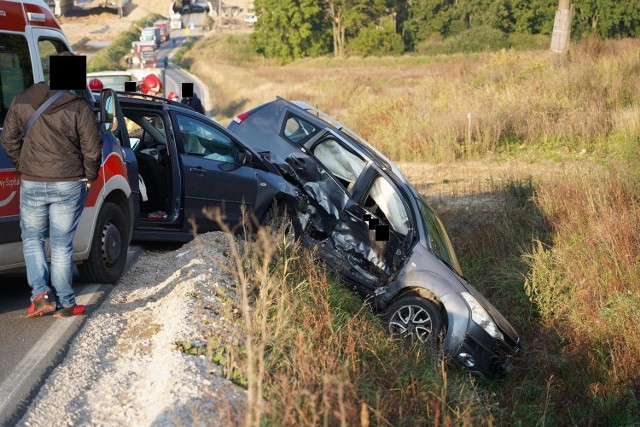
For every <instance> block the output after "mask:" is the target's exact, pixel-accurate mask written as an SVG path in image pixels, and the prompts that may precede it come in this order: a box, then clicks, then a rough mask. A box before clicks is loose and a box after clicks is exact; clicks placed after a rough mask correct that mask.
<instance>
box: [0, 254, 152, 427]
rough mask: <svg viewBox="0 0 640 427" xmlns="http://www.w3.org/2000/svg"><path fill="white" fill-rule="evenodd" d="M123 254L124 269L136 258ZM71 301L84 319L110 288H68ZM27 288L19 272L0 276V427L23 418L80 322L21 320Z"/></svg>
mask: <svg viewBox="0 0 640 427" xmlns="http://www.w3.org/2000/svg"><path fill="white" fill-rule="evenodd" d="M142 250H143V249H142V248H141V247H139V246H132V247H130V248H129V254H128V258H127V266H126V268H127V269H128V268H129V267H130V266H131V265H132V264H133V263H134V262H135V261H136V259H137V258H138V255H139V254H140V253H141V252H142ZM73 287H74V290H75V292H76V300H77V301H78V303H79V304H83V305H86V306H87V316H91V313H92V312H93V311H94V310H95V309H96V308H97V307H98V306H99V305H100V304H101V303H102V301H103V300H104V298H105V297H106V296H107V295H108V293H109V292H110V291H111V289H112V286H111V285H101V284H95V283H82V282H80V281H79V280H78V279H76V280H74V284H73ZM30 294H31V288H30V287H29V285H28V284H27V281H26V274H25V272H24V271H21V272H16V273H4V274H0V349H1V350H0V426H5V425H13V424H15V422H17V421H18V420H19V418H20V417H21V416H22V415H23V413H24V411H25V408H26V407H27V405H28V402H29V401H30V399H31V398H32V397H33V396H34V395H35V393H36V392H37V391H38V389H39V388H40V386H41V385H42V384H43V383H44V381H46V378H47V376H48V375H49V373H50V372H51V371H52V370H53V368H54V367H55V366H56V365H57V363H58V362H59V361H60V360H62V359H63V358H64V356H65V354H66V352H67V349H68V342H69V340H70V339H71V338H72V337H73V336H74V335H75V333H76V332H77V331H78V330H79V329H80V327H81V326H82V324H83V323H84V320H85V319H86V316H77V317H71V318H67V319H56V318H54V317H53V316H52V315H50V314H48V315H45V316H42V317H39V318H35V319H26V318H25V310H26V309H27V306H28V305H29V296H30Z"/></svg>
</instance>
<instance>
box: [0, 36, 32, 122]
mask: <svg viewBox="0 0 640 427" xmlns="http://www.w3.org/2000/svg"><path fill="white" fill-rule="evenodd" d="M32 84H33V68H32V67H31V57H30V55H29V43H27V39H26V38H25V37H24V36H22V35H17V34H4V33H0V127H3V126H4V118H5V116H6V115H7V111H8V110H9V106H10V105H11V102H13V98H15V96H16V95H17V94H19V93H20V92H22V91H23V90H25V89H26V88H28V87H29V86H31V85H32Z"/></svg>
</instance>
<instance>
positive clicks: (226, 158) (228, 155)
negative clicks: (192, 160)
mask: <svg viewBox="0 0 640 427" xmlns="http://www.w3.org/2000/svg"><path fill="white" fill-rule="evenodd" d="M176 118H177V121H178V127H179V128H180V133H181V135H182V143H183V145H184V153H185V154H187V155H189V156H196V157H204V158H205V159H211V160H217V161H219V162H226V163H235V155H234V149H233V141H232V140H231V138H229V137H228V136H227V135H225V134H224V133H222V132H221V131H220V130H218V129H216V128H215V127H213V126H211V125H208V124H206V123H204V122H201V121H200V120H197V119H193V118H191V117H188V116H183V115H181V114H176Z"/></svg>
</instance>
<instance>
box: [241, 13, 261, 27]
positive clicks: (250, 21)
mask: <svg viewBox="0 0 640 427" xmlns="http://www.w3.org/2000/svg"><path fill="white" fill-rule="evenodd" d="M256 22H258V17H257V16H256V14H255V13H247V14H246V15H245V17H244V23H245V24H247V25H248V26H249V27H251V26H253V25H255V23H256Z"/></svg>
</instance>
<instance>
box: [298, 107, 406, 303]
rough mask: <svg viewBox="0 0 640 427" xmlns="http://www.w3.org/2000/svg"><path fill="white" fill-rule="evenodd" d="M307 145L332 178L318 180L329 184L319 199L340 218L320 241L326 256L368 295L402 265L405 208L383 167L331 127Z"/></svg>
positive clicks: (320, 183) (404, 238) (311, 153)
mask: <svg viewBox="0 0 640 427" xmlns="http://www.w3.org/2000/svg"><path fill="white" fill-rule="evenodd" d="M295 119H296V118H295V116H291V117H289V119H288V120H295ZM287 127H288V124H287V125H285V128H287ZM304 149H305V150H306V152H307V153H309V154H310V155H311V156H313V158H314V159H315V160H316V161H317V162H318V164H319V165H320V166H321V167H322V169H324V171H326V172H325V173H328V175H329V177H330V178H331V179H330V180H326V179H325V180H324V181H322V182H318V181H316V183H318V184H319V186H320V187H322V186H323V185H324V187H325V191H324V193H325V194H326V196H325V197H324V198H323V199H320V200H321V201H322V202H325V206H324V209H326V210H327V211H329V212H334V215H335V217H336V222H335V226H334V227H333V228H332V229H331V230H330V234H329V235H328V236H327V238H326V239H324V240H323V241H322V242H321V243H320V249H321V250H322V251H323V252H324V255H325V256H324V257H323V258H324V259H325V260H328V261H329V262H330V264H332V265H333V267H334V268H337V269H339V271H340V272H341V273H342V274H343V275H344V276H346V277H347V278H348V279H350V281H352V282H353V284H354V285H356V288H357V289H358V290H359V291H360V293H361V294H362V295H363V296H366V295H370V294H371V293H373V292H374V291H375V289H376V288H378V287H380V286H383V285H384V284H386V283H387V282H388V281H389V279H390V277H392V276H393V275H394V274H395V273H396V272H397V271H398V269H399V268H400V266H401V264H402V260H403V259H404V257H403V255H404V252H405V251H406V249H407V246H408V243H409V242H410V240H411V235H412V224H411V222H410V221H409V215H408V213H407V207H406V205H405V203H403V201H402V198H401V197H400V195H399V192H398V190H397V188H396V187H395V186H394V185H393V184H392V182H391V181H390V180H389V178H388V177H386V176H384V175H383V174H381V171H380V169H379V167H378V166H377V165H375V164H374V163H373V162H371V161H367V160H365V156H364V155H363V154H362V153H360V152H359V151H358V150H357V149H356V148H355V147H353V146H351V145H350V144H349V143H348V142H347V141H345V140H344V139H343V138H342V137H340V136H339V135H337V134H336V133H334V132H333V131H331V130H329V129H326V130H324V131H321V132H319V133H318V134H317V135H316V136H314V137H313V138H310V139H309V140H308V141H307V142H305V143H304ZM295 157H296V155H295V154H294V155H293V158H295ZM298 161H299V158H298ZM293 163H294V164H295V163H296V161H293ZM307 168H309V166H307ZM309 183H310V182H309V181H307V183H305V186H308V185H309ZM315 199H316V200H318V197H317V196H316V197H315ZM336 202H337V203H336Z"/></svg>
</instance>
